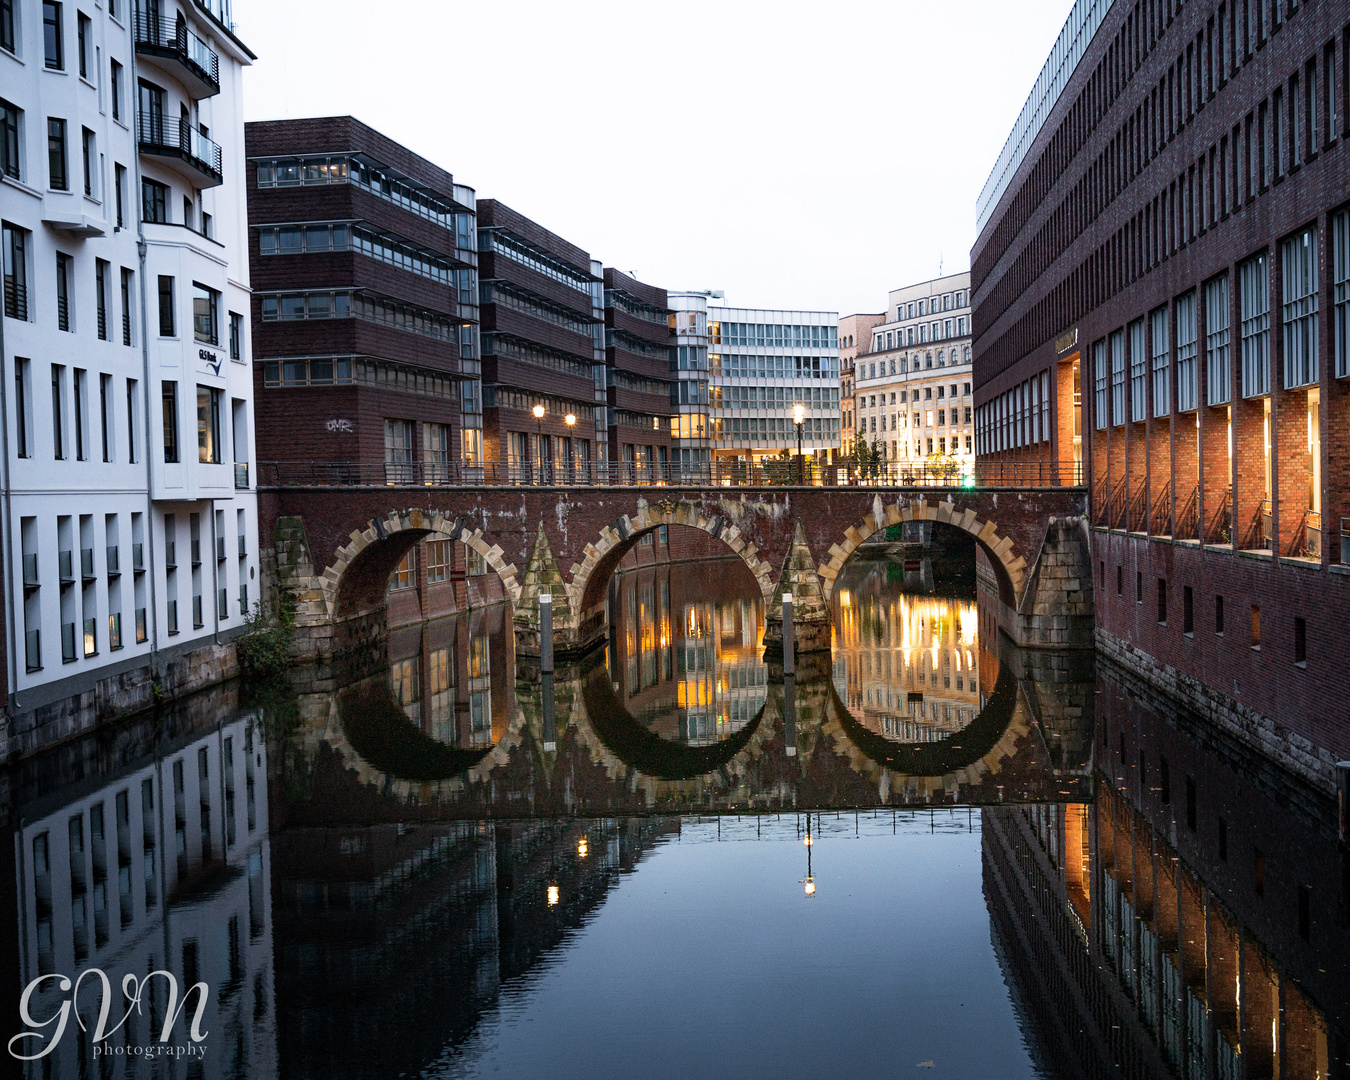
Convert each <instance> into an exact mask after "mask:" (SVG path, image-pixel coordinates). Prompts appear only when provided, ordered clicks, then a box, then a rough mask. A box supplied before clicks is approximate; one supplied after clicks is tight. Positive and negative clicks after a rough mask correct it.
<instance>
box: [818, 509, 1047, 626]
mask: <svg viewBox="0 0 1350 1080" xmlns="http://www.w3.org/2000/svg"><path fill="white" fill-rule="evenodd" d="M906 521H933V522H937V523H939V524H943V525H948V526H951V527H952V528H957V529H963V530H965V531H966V532H968V533H970V534H971V535H972V536H974V537H975V542H976V544H978V545H979V546H980V548H981V549H983V551H984V553H985V554H986V555H987V556H988V557H989V562H990V564H991V565H992V566H993V568H994V574H995V576H996V577H997V578H998V589H999V598H1000V599H1001V600H1002V601H1003V602H1004V603H1005V604H1006V605H1008V606H1009V607H1010V608H1012V609H1014V610H1016V608H1017V605H1018V602H1019V601H1020V600H1021V598H1022V594H1023V593H1024V591H1025V588H1026V567H1027V560H1026V558H1025V557H1024V556H1023V555H1022V554H1021V553H1020V552H1018V550H1017V549H1016V547H1015V546H1014V544H1013V541H1012V538H1011V537H1008V536H1003V535H1001V534H1000V533H999V531H998V525H997V523H996V522H994V521H984V520H981V519H980V518H979V517H978V516H977V514H976V512H975V511H974V510H973V509H962V508H960V507H958V506H957V505H956V503H955V502H954V501H952V500H951V499H950V498H948V499H947V500H946V501H945V502H939V503H937V504H936V505H930V504H929V503H928V501H927V500H926V499H922V498H919V499H913V500H912V501H910V502H908V503H904V502H896V503H894V504H892V505H890V506H887V505H885V504H883V503H882V501H881V496H880V495H878V496H877V497H876V498H875V499H874V500H873V503H872V511H871V512H870V513H868V514H866V515H864V517H863V519H862V520H861V521H860V522H858V523H857V524H856V525H851V526H849V527H848V529H846V530H845V532H844V536H843V539H841V540H839V541H837V542H836V543H834V544H831V545H830V559H829V561H828V562H825V563H822V564H821V565H820V567H819V568H818V570H817V573H818V574H819V575H820V580H821V584H822V586H823V587H824V591H825V599H826V600H829V599H830V598H831V597H832V596H833V594H834V583H835V580H836V579H837V578H838V576H839V574H840V572H841V571H842V570H843V567H844V564H845V563H846V562H848V559H849V556H851V555H852V554H853V553H854V552H855V551H856V550H857V549H858V548H859V547H860V546H861V545H862V543H863V541H865V540H866V539H867V538H868V537H869V536H871V535H872V534H873V533H875V532H878V531H880V530H881V529H884V528H887V527H888V526H891V525H899V524H901V523H903V522H906Z"/></svg>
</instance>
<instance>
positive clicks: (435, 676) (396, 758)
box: [337, 606, 512, 781]
mask: <svg viewBox="0 0 1350 1080" xmlns="http://www.w3.org/2000/svg"><path fill="white" fill-rule="evenodd" d="M511 646H512V637H511V634H510V633H509V632H508V626H507V609H506V608H505V607H504V606H497V607H492V608H488V609H486V610H483V611H473V612H469V613H468V614H466V615H458V616H452V617H450V618H445V619H436V620H432V621H430V622H425V623H420V624H417V625H414V626H405V627H402V628H400V629H398V630H394V631H392V632H391V633H390V635H389V668H388V670H387V671H385V672H381V673H380V674H377V675H373V676H371V677H370V678H367V679H363V680H361V681H360V682H357V683H353V684H352V685H350V686H348V687H345V688H344V689H342V690H341V691H340V692H339V693H338V695H337V708H338V715H339V717H340V720H341V727H342V731H343V733H344V735H345V737H346V740H347V742H348V743H349V744H350V746H351V748H352V750H354V751H355V754H356V755H357V756H358V757H359V758H360V759H361V760H362V762H363V763H365V764H366V765H368V766H370V767H372V768H374V769H376V770H378V771H380V772H382V773H384V774H386V775H388V776H392V777H396V778H399V779H406V780H424V781H425V780H444V779H449V778H450V777H453V776H454V775H456V774H457V773H459V772H462V771H463V770H465V769H467V768H470V767H472V766H473V765H475V764H477V763H478V762H479V761H480V760H481V759H482V757H483V755H484V754H486V753H487V752H488V751H489V750H491V749H492V748H493V747H494V746H496V745H497V744H498V743H500V742H501V740H502V738H503V737H504V735H505V733H506V731H507V728H508V726H509V720H510V711H511V696H510V685H509V677H510V669H511V665H512V652H511Z"/></svg>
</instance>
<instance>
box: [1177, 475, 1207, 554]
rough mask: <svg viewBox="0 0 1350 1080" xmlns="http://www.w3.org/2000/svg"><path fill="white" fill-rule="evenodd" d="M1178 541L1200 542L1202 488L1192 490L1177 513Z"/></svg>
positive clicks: (1196, 487) (1197, 487)
mask: <svg viewBox="0 0 1350 1080" xmlns="http://www.w3.org/2000/svg"><path fill="white" fill-rule="evenodd" d="M1176 538H1177V539H1178V540H1199V539H1202V537H1201V536H1200V486H1199V485H1198V484H1197V485H1196V486H1195V487H1193V488H1192V489H1191V493H1190V495H1189V496H1188V497H1187V498H1186V501H1185V502H1184V503H1183V504H1182V506H1181V509H1180V511H1178V513H1177V531H1176Z"/></svg>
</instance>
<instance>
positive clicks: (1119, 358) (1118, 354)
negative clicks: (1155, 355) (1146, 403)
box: [1109, 330, 1125, 426]
mask: <svg viewBox="0 0 1350 1080" xmlns="http://www.w3.org/2000/svg"><path fill="white" fill-rule="evenodd" d="M1109 340H1110V345H1111V424H1112V425H1113V426H1115V425H1119V424H1123V423H1125V334H1124V332H1123V331H1121V330H1117V331H1116V332H1115V333H1114V334H1112V335H1111V337H1110V339H1109Z"/></svg>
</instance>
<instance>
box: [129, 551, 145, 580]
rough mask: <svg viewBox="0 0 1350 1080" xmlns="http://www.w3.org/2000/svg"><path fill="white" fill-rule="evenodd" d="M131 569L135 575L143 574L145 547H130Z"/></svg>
mask: <svg viewBox="0 0 1350 1080" xmlns="http://www.w3.org/2000/svg"><path fill="white" fill-rule="evenodd" d="M131 569H132V571H133V572H135V573H137V574H143V573H145V545H144V544H132V545H131Z"/></svg>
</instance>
